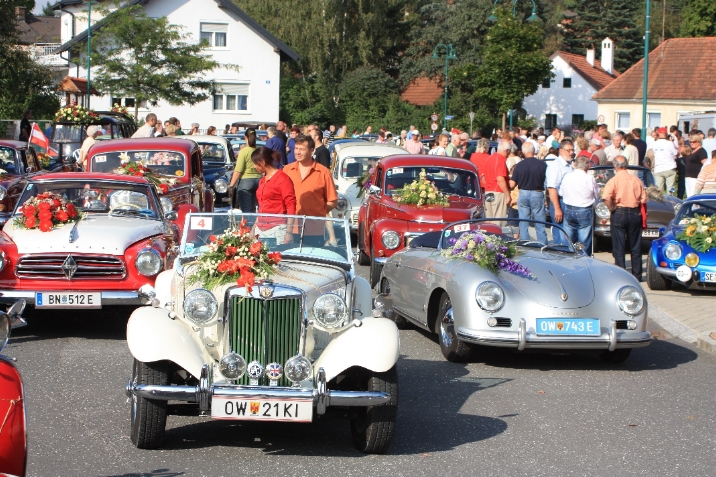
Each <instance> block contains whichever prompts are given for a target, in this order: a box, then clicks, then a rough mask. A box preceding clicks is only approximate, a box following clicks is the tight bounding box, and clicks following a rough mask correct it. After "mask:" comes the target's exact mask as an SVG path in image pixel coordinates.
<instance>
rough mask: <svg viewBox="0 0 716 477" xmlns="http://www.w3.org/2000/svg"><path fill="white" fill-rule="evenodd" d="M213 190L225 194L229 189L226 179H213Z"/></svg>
mask: <svg viewBox="0 0 716 477" xmlns="http://www.w3.org/2000/svg"><path fill="white" fill-rule="evenodd" d="M214 190H215V191H216V192H218V193H219V194H225V193H226V191H227V190H229V183H228V182H226V179H216V181H214Z"/></svg>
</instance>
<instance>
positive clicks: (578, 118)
mask: <svg viewBox="0 0 716 477" xmlns="http://www.w3.org/2000/svg"><path fill="white" fill-rule="evenodd" d="M583 122H584V114H573V115H572V126H579V125H580V124H582V123H583Z"/></svg>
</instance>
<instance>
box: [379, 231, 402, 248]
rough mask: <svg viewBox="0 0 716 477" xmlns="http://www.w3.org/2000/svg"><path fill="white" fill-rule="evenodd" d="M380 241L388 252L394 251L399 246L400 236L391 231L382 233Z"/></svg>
mask: <svg viewBox="0 0 716 477" xmlns="http://www.w3.org/2000/svg"><path fill="white" fill-rule="evenodd" d="M380 240H381V241H382V242H383V246H384V247H385V248H387V249H388V250H393V249H396V248H398V245H400V235H398V232H395V231H393V230H387V231H385V232H383V235H382V236H381V237H380Z"/></svg>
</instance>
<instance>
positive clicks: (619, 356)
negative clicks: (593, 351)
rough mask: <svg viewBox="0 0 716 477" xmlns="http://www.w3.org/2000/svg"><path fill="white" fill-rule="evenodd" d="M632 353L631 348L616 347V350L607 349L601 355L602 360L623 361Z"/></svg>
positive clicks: (609, 361) (608, 361)
mask: <svg viewBox="0 0 716 477" xmlns="http://www.w3.org/2000/svg"><path fill="white" fill-rule="evenodd" d="M630 354H631V348H621V349H615V350H614V351H605V352H603V353H601V354H600V355H599V357H600V358H601V359H602V361H605V362H607V363H614V364H618V363H623V362H624V361H626V360H627V358H628V357H629V355H630Z"/></svg>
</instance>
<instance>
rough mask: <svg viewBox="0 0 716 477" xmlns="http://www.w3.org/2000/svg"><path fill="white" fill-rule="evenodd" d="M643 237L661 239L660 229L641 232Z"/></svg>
mask: <svg viewBox="0 0 716 477" xmlns="http://www.w3.org/2000/svg"><path fill="white" fill-rule="evenodd" d="M641 236H642V237H649V238H659V229H644V230H643V231H642V232H641Z"/></svg>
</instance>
